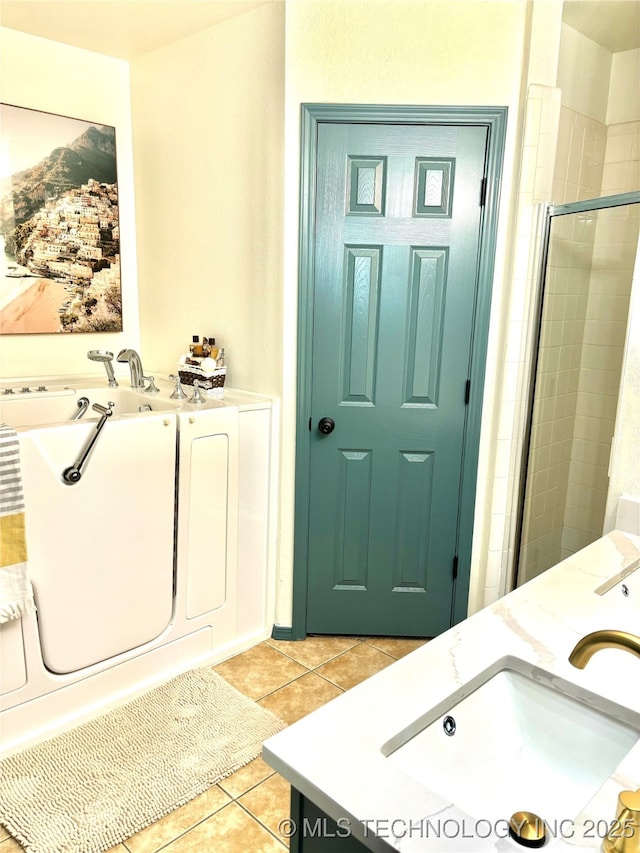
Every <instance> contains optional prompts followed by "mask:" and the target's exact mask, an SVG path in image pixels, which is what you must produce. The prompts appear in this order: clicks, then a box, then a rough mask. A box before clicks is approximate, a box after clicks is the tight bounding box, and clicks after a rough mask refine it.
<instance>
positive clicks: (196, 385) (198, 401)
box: [189, 379, 205, 406]
mask: <svg viewBox="0 0 640 853" xmlns="http://www.w3.org/2000/svg"><path fill="white" fill-rule="evenodd" d="M189 402H190V403H192V404H193V405H195V406H201V405H202V404H203V403H204V402H205V399H204V397H203V396H202V391H201V390H200V380H199V379H194V380H193V396H192V397H191V399H190V400H189Z"/></svg>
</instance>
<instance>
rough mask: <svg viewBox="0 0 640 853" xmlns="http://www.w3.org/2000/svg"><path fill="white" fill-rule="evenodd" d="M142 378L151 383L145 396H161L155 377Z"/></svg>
mask: <svg viewBox="0 0 640 853" xmlns="http://www.w3.org/2000/svg"><path fill="white" fill-rule="evenodd" d="M142 378H143V379H146V380H147V382H148V383H149V384H148V385H147V387H146V388H145V389H144V393H145V394H159V393H160V389H159V388H158V386H157V385H156V383H155V377H154V376H143V377H142Z"/></svg>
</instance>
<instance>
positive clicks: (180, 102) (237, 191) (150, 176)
mask: <svg viewBox="0 0 640 853" xmlns="http://www.w3.org/2000/svg"><path fill="white" fill-rule="evenodd" d="M131 85H132V112H133V140H134V154H135V166H136V169H135V181H136V197H137V201H138V254H139V258H138V263H139V268H140V313H141V318H142V353H143V356H144V361H145V364H149V365H150V366H151V367H153V369H159V370H162V371H164V372H166V373H171V372H172V371H174V370H175V366H176V361H177V359H178V356H179V355H180V354H181V353H184V352H186V351H187V350H188V345H189V342H190V341H191V336H192V335H194V334H197V335H201V336H202V335H205V336H209V335H212V336H214V337H215V338H216V342H217V343H218V344H219V345H222V346H224V347H225V352H226V356H227V363H228V371H229V372H228V376H227V382H228V383H229V384H230V385H233V386H234V387H237V388H244V389H246V390H249V391H256V392H262V393H265V394H275V395H279V393H280V381H281V379H280V377H281V370H282V260H281V259H282V192H283V190H282V183H283V169H284V164H283V124H284V6H283V4H280V3H270V4H267V5H266V6H263V7H261V8H259V9H257V10H255V11H253V12H248V13H246V14H244V15H240V16H238V17H235V18H233V19H231V20H229V21H226V22H224V23H222V24H219V25H217V26H215V27H211V28H209V29H207V30H204V31H201V32H199V33H197V34H195V35H193V36H189V37H187V38H184V39H181V40H180V41H177V42H174V43H173V44H171V45H169V46H167V47H165V48H161V49H159V50H156V51H153V52H151V53H147V54H145V55H143V56H141V57H139V58H137V59H135V60H134V61H133V62H132V64H131Z"/></svg>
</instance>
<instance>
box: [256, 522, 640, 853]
mask: <svg viewBox="0 0 640 853" xmlns="http://www.w3.org/2000/svg"><path fill="white" fill-rule="evenodd" d="M639 561H640V537H638V536H633V535H631V534H626V533H622V532H620V531H613V532H611V533H609V534H607V535H606V536H604V537H603V538H601V539H599V540H598V541H596V542H594V543H593V544H592V545H590V546H588V547H587V548H584V549H583V550H582V551H580V552H578V553H576V554H574V555H573V556H571V557H569V558H568V559H566V560H564V561H563V562H562V563H560V564H558V565H557V566H555V567H554V568H552V569H550V570H549V571H547V572H545V573H543V574H542V575H540V576H539V577H537V578H535V579H534V580H532V581H530V582H529V583H527V584H525V585H524V586H522V587H520V588H519V589H517V590H514V591H513V592H511V593H510V594H509V595H507V596H505V597H504V598H502V599H500V600H499V601H497V602H496V603H495V604H493V605H491V606H489V607H487V608H485V609H484V610H482V611H480V612H479V613H477V614H475V615H474V616H471V617H470V618H468V619H466V620H465V621H464V622H461V623H460V624H458V625H456V626H454V627H453V628H451V629H449V630H448V631H446V632H445V633H443V634H441V635H440V636H438V637H436V638H435V639H433V640H430V641H429V642H428V643H426V644H425V645H424V646H422V647H420V648H419V649H417V650H416V651H415V652H412V653H411V654H409V655H407V656H406V657H404V658H402V659H401V660H399V661H397V662H396V663H394V664H392V665H391V666H389V667H387V668H386V669H384V670H383V671H382V672H379V673H377V674H376V675H374V676H372V677H371V678H369V679H367V680H366V681H364V682H362V683H361V684H359V685H357V686H356V687H354V688H352V689H351V690H348V691H347V692H346V693H344V694H343V695H342V696H339V697H338V698H336V699H334V700H333V701H331V702H329V703H328V704H327V705H325V706H323V707H321V708H319V709H318V710H317V711H314V712H313V713H311V714H309V715H308V716H307V717H304V718H303V719H302V720H300V721H298V722H297V723H295V724H293V725H292V726H290V727H289V728H287V729H285V730H284V731H283V732H280V733H279V734H278V735H276V736H274V737H273V738H270V739H269V740H267V741H266V742H265V744H264V747H263V756H264V759H265V760H266V761H267V762H268V763H269V764H270V765H271V766H272V767H274V768H275V769H276V770H277V771H278V772H279V773H280V774H281V775H282V776H284V778H285V779H287V780H288V781H289V782H290V783H291V784H292V786H293V787H294V788H296V789H298V790H299V791H300V792H301V793H302V794H303V795H304V796H305V797H307V798H308V799H309V800H311V801H312V802H314V803H315V804H316V805H317V806H318V807H319V808H320V809H322V810H323V811H324V812H325V813H326V814H328V815H329V816H331V817H333V818H334V819H335V820H341V821H342V822H343V823H342V824H339V826H340V825H343V824H344V823H345V822H346V823H347V824H348V826H349V829H350V832H351V833H352V834H353V835H354V836H355V837H357V838H358V839H359V840H361V841H362V842H363V843H364V844H365V845H366V846H367V847H369V848H370V849H371V850H385V851H388V850H398V851H402V853H407V851H436V850H438V851H439V850H447V851H452V853H453V851H455V853H459V851H464V850H469V851H474V853H480V851H485V850H487V851H489V850H497V851H509V850H512V851H515V850H518V851H519V850H521V849H522V848H521V847H520V846H518V845H517V844H516V843H515V842H514V841H513V840H511V839H510V838H508V837H505V833H504V832H501V831H500V829H501V828H500V827H494V828H493V829H495V830H496V831H492V832H491V833H490V834H488V831H487V821H485V822H484V823H483V825H482V830H481V833H480V831H479V825H478V822H479V821H482V820H483V819H484V818H485V817H487V818H488V816H485V815H481V814H476V815H469V814H467V813H465V812H464V811H462V810H461V809H459V808H458V807H457V806H456V805H455V803H451V802H448V801H447V800H446V799H443V797H442V796H440V795H439V794H438V793H437V792H436V791H434V790H430V789H428V788H427V787H426V786H425V785H423V784H420V783H419V782H418V781H417V780H416V779H415V778H413V777H412V776H409V775H408V774H407V773H405V772H404V771H403V770H402V769H400V768H399V767H397V766H394V764H393V763H392V762H390V761H389V759H388V758H386V757H385V755H384V754H383V752H382V749H381V748H382V746H383V745H384V744H386V743H387V742H388V741H389V740H390V739H391V738H393V737H394V736H397V734H398V733H399V732H401V731H403V730H404V729H405V728H406V727H408V726H410V725H411V724H412V723H415V721H416V720H417V719H418V718H420V717H421V716H422V715H424V714H425V713H426V712H428V711H429V709H431V708H433V707H434V706H436V705H438V704H439V703H441V702H443V701H444V700H446V699H447V698H448V697H449V696H451V694H452V693H456V692H457V691H459V689H460V688H461V687H462V686H463V685H465V684H467V683H468V682H471V681H472V680H473V679H474V678H477V677H478V676H479V675H480V674H481V673H483V672H484V671H485V670H486V669H487V668H489V667H491V666H492V664H495V662H496V660H498V659H501V658H504V657H506V656H510V657H514V658H517V659H519V660H520V661H524V662H526V663H528V664H530V665H533V666H535V667H538V668H540V669H542V670H545V671H546V672H547V673H549V675H550V676H552V677H555V678H556V679H563V680H564V681H567V682H571V684H572V685H575V686H576V687H577V689H578V691H579V690H580V688H582V689H583V690H584V691H589V692H590V693H593V694H597V695H598V696H602V697H605V698H606V699H607V700H609V701H610V702H613V703H617V704H618V705H620V706H624V708H625V709H626V711H625V716H626V722H627V723H630V724H631V725H632V726H634V727H635V728H636V729H638V730H639V731H640V686H639V685H640V660H638V659H637V658H635V657H634V656H633V655H631V654H628V653H626V652H624V651H621V650H618V649H605V650H602V651H599V652H598V653H597V654H595V655H594V657H593V658H592V659H591V660H590V661H589V663H588V664H587V666H586V668H585V669H583V670H580V669H577V668H576V667H574V666H572V665H571V664H570V663H569V661H568V656H569V654H570V652H571V651H572V649H573V648H574V646H575V644H576V642H577V641H578V640H579V639H580V638H581V637H583V636H585V635H586V634H588V633H589V632H591V631H595V630H600V629H611V628H614V629H618V630H624V631H629V632H630V633H633V634H640V570H638V572H636V573H635V576H634V580H633V584H634V588H633V594H632V595H630V596H629V597H628V598H625V597H624V596H623V595H622V594H621V593H620V588H619V586H618V587H616V588H614V589H611V590H610V591H609V592H607V593H606V594H604V595H602V594H598V593H596V589H598V588H600V587H601V586H602V585H603V584H604V583H605V582H607V581H610V580H611V579H612V578H614V577H616V576H617V575H618V574H619V573H624V572H629V571H630V570H632V569H633V567H634V566H637V565H638V564H639ZM631 577H632V575H629V579H630V578H631ZM629 582H630V583H631V580H630V581H629ZM636 590H637V594H636ZM469 692H470V691H469ZM463 695H465V692H464V691H463ZM481 737H482V732H481V731H478V738H481ZM461 772H464V770H463V768H461ZM515 772H517V768H514V773H515ZM486 783H487V785H488V786H491V784H492V782H491V779H490V778H487V780H486ZM553 783H554V780H553V779H552V778H551V779H549V785H553ZM639 786H640V741H637V742H636V743H635V746H633V747H632V748H631V750H630V751H629V752H628V753H627V754H626V756H625V757H624V758H623V760H622V761H621V762H620V764H619V765H618V766H617V768H616V769H615V771H614V772H613V773H612V775H611V776H610V777H609V779H608V780H606V781H605V783H604V784H603V785H602V787H601V788H600V789H599V790H598V791H597V793H596V794H595V796H593V798H592V799H591V801H590V802H589V803H588V804H587V805H586V807H585V808H584V809H583V811H582V812H581V813H580V814H579V815H574V814H570V815H566V821H565V822H563V823H562V825H561V826H560V827H558V825H556V827H555V832H554V834H553V835H552V836H551V837H549V838H548V840H547V843H546V845H545V849H550V848H553V850H555V851H558V853H560V851H568V850H573V851H592V850H597V849H600V846H601V843H602V839H603V837H604V835H605V834H606V831H605V827H606V826H610V825H611V823H612V821H613V820H614V818H615V815H616V807H617V798H618V794H619V793H620V791H622V790H625V789H630V788H631V789H635V788H638V787H639ZM522 807H523V808H524V809H526V808H527V806H526V805H525V804H523V806H522ZM506 817H507V819H508V816H506ZM425 819H430V821H431V824H430V826H431V830H430V831H426V830H425V829H424V821H425ZM436 819H437V821H436ZM444 820H449V821H450V823H449V832H448V835H449V836H450V837H443V834H442V833H440V832H437V831H434V830H433V827H434V826H438V825H439V826H442V825H443V824H442V822H443V821H444ZM421 821H422V822H423V823H422V824H421V823H420V822H421ZM455 827H457V832H456V831H455ZM452 828H454V829H452ZM476 830H478V831H476Z"/></svg>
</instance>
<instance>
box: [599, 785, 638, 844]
mask: <svg viewBox="0 0 640 853" xmlns="http://www.w3.org/2000/svg"><path fill="white" fill-rule="evenodd" d="M602 849H603V850H604V851H605V853H640V788H638V790H637V791H621V792H620V794H619V796H618V808H617V810H616V819H615V821H614V822H613V823H612V825H611V829H610V830H609V834H608V835H607V837H606V838H605V840H604V842H603V844H602Z"/></svg>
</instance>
